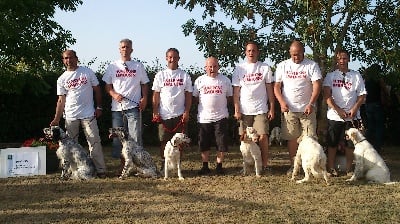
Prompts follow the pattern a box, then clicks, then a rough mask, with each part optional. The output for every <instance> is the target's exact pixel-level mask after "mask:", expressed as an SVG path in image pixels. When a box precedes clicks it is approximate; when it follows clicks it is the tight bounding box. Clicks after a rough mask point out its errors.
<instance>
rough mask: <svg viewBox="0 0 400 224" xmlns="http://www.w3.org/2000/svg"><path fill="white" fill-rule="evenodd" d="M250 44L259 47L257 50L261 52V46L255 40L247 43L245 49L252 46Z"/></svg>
mask: <svg viewBox="0 0 400 224" xmlns="http://www.w3.org/2000/svg"><path fill="white" fill-rule="evenodd" d="M250 44H252V45H255V46H256V47H257V50H260V46H259V45H258V43H257V42H255V41H254V40H250V41H247V42H246V44H245V45H244V48H245V49H246V47H247V45H250Z"/></svg>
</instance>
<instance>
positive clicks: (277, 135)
mask: <svg viewBox="0 0 400 224" xmlns="http://www.w3.org/2000/svg"><path fill="white" fill-rule="evenodd" d="M273 142H275V143H276V144H279V145H280V146H282V138H281V128H280V127H274V128H273V129H272V131H271V134H270V135H269V145H272V143H273Z"/></svg>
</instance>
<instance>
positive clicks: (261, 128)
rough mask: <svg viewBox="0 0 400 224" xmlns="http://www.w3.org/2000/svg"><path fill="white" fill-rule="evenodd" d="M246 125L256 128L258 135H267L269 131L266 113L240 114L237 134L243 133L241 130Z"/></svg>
mask: <svg viewBox="0 0 400 224" xmlns="http://www.w3.org/2000/svg"><path fill="white" fill-rule="evenodd" d="M247 127H253V128H254V129H256V131H257V134H259V135H265V134H266V135H268V133H269V121H268V119H267V114H257V115H244V114H243V115H242V120H240V126H239V135H242V134H243V130H245V129H246V128H247Z"/></svg>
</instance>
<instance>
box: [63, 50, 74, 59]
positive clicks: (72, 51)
mask: <svg viewBox="0 0 400 224" xmlns="http://www.w3.org/2000/svg"><path fill="white" fill-rule="evenodd" d="M67 52H71V53H72V54H74V56H75V57H76V58H77V57H78V56H77V55H76V51H74V50H65V51H63V52H62V53H61V57H64V54H65V53H67Z"/></svg>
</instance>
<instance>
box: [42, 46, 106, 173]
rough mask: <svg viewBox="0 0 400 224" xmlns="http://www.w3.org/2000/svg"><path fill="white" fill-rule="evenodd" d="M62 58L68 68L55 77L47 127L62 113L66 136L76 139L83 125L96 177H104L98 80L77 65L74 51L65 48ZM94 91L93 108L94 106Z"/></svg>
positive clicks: (56, 120)
mask: <svg viewBox="0 0 400 224" xmlns="http://www.w3.org/2000/svg"><path fill="white" fill-rule="evenodd" d="M62 59H63V63H64V65H65V67H66V69H67V70H66V71H65V72H64V73H63V74H62V75H61V76H60V77H59V78H58V79H57V95H58V101H57V107H56V113H55V116H54V119H53V120H52V121H51V122H50V126H55V125H57V126H58V125H59V122H60V120H61V117H62V116H63V115H64V118H65V128H66V131H67V134H68V136H70V137H71V138H72V139H74V140H75V141H76V142H78V137H79V127H80V125H82V128H83V129H84V133H85V136H86V140H87V142H88V145H89V152H90V156H91V157H92V159H93V163H94V165H95V167H96V172H97V176H98V177H100V178H105V177H106V174H105V172H106V165H105V163H104V156H103V148H102V146H101V139H100V135H99V128H98V126H97V120H96V118H98V117H100V116H101V112H102V104H101V102H102V98H101V89H100V87H99V81H98V80H97V77H96V75H95V74H94V72H93V71H92V70H91V69H89V68H87V67H83V66H78V57H77V55H76V52H75V51H73V50H66V51H64V52H63V53H62ZM93 92H94V97H95V100H96V105H97V107H96V109H95V108H94V101H93Z"/></svg>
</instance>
